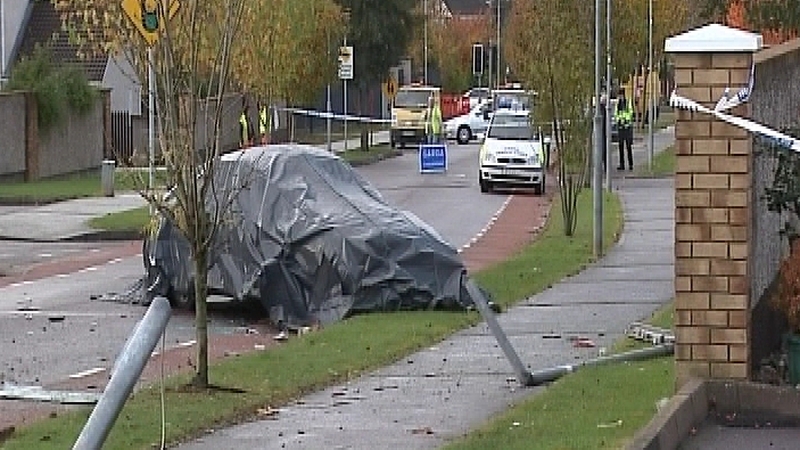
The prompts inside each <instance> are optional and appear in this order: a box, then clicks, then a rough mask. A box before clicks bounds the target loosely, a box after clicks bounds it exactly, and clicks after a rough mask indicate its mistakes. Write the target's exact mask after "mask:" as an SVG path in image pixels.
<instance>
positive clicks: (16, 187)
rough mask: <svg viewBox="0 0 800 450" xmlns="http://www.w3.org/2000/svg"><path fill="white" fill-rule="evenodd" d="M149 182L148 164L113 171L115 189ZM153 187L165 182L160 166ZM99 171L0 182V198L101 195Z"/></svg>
mask: <svg viewBox="0 0 800 450" xmlns="http://www.w3.org/2000/svg"><path fill="white" fill-rule="evenodd" d="M147 183H148V173H147V168H117V169H116V171H115V173H114V190H115V191H116V192H122V191H133V190H136V189H137V187H138V188H144V187H145V186H147ZM154 184H155V185H156V187H159V186H161V187H163V186H164V185H165V184H166V174H165V172H164V171H163V170H161V171H156V172H155V177H154ZM102 194H103V192H102V185H101V184H100V172H99V171H89V172H85V173H80V174H73V175H65V176H59V177H53V178H47V179H42V180H36V181H30V182H21V181H20V182H8V183H0V201H6V202H15V203H52V202H57V201H62V200H70V199H74V198H82V197H97V196H100V195H102Z"/></svg>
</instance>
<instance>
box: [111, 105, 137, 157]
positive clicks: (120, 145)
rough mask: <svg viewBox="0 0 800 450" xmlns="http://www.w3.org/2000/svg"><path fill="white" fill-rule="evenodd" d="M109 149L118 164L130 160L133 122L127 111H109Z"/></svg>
mask: <svg viewBox="0 0 800 450" xmlns="http://www.w3.org/2000/svg"><path fill="white" fill-rule="evenodd" d="M111 149H112V152H113V154H114V158H115V159H116V160H117V163H118V164H119V163H122V164H127V163H128V162H130V160H131V157H132V156H133V123H132V120H131V114H130V113H129V112H128V111H113V112H112V113H111Z"/></svg>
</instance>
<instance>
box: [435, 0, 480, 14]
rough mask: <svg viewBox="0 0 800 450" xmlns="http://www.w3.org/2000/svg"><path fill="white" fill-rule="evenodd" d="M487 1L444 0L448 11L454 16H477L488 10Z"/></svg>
mask: <svg viewBox="0 0 800 450" xmlns="http://www.w3.org/2000/svg"><path fill="white" fill-rule="evenodd" d="M486 1H487V0H444V3H445V4H446V5H447V9H449V10H450V13H451V14H452V15H454V16H458V15H462V16H464V15H477V14H480V13H482V12H484V11H485V10H486V8H487V4H486Z"/></svg>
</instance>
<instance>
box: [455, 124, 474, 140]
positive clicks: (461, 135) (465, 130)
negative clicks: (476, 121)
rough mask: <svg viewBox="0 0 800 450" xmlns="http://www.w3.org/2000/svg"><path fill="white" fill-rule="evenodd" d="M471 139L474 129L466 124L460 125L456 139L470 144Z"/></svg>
mask: <svg viewBox="0 0 800 450" xmlns="http://www.w3.org/2000/svg"><path fill="white" fill-rule="evenodd" d="M470 139H472V130H470V129H469V127H468V126H466V125H462V126H460V127H458V132H457V133H456V140H457V141H458V143H459V144H468V143H469V141H470Z"/></svg>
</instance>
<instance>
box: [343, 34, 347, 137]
mask: <svg viewBox="0 0 800 450" xmlns="http://www.w3.org/2000/svg"><path fill="white" fill-rule="evenodd" d="M343 46H344V47H347V34H346V33H345V35H344V44H343ZM342 82H343V83H344V93H343V94H344V108H343V109H344V151H345V152H347V78H345V79H343V80H342Z"/></svg>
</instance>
